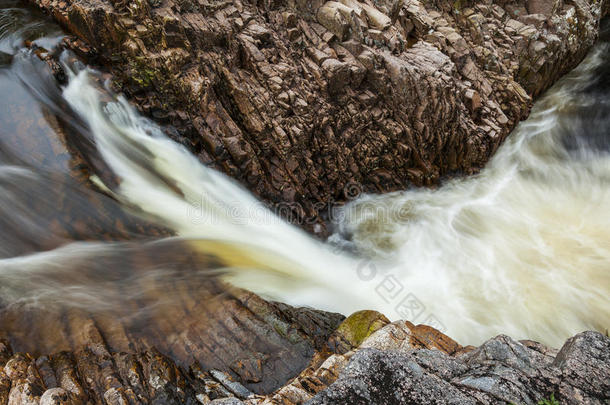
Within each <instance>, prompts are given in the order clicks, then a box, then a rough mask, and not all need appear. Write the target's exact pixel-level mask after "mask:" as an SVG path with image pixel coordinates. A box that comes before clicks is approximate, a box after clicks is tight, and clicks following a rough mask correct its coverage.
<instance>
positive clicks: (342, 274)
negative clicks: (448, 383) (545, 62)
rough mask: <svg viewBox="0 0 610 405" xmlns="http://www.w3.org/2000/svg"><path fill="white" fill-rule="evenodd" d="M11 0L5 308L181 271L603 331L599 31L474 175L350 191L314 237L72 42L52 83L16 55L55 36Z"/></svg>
mask: <svg viewBox="0 0 610 405" xmlns="http://www.w3.org/2000/svg"><path fill="white" fill-rule="evenodd" d="M16 4H18V3H17V2H13V1H2V2H0V6H2V9H1V10H0V11H1V13H0V27H1V28H0V55H1V59H0V64H2V67H1V68H0V88H1V89H2V91H3V94H11V95H12V96H11V97H4V98H2V100H0V104H1V105H0V122H2V130H1V132H0V189H2V193H1V194H0V201H1V202H2V205H1V206H0V211H1V213H2V217H1V218H0V231H1V234H0V257H1V258H2V259H0V280H1V281H2V284H0V303H1V304H0V305H2V306H3V307H4V308H14V307H16V306H18V307H23V308H36V307H44V308H45V309H50V308H55V307H57V308H65V307H78V308H84V309H87V310H89V311H111V312H112V313H120V316H133V315H134V314H133V313H131V312H130V311H142V310H144V309H145V310H147V311H155V310H157V309H158V308H159V305H170V304H171V302H172V300H173V299H175V295H174V292H173V291H172V286H173V285H174V284H172V280H174V279H175V278H177V277H178V278H181V279H186V280H189V283H191V284H192V285H193V286H199V285H200V284H199V283H200V282H205V280H208V279H210V277H211V276H219V277H222V278H223V279H225V280H228V281H230V282H232V283H234V284H236V285H238V286H242V287H246V288H249V289H252V290H254V291H256V292H258V293H260V294H263V295H264V296H266V297H271V298H275V299H279V300H281V301H285V302H288V303H291V304H298V305H308V306H312V307H316V308H321V309H327V310H333V311H339V312H343V313H345V314H349V313H351V312H353V311H355V310H359V309H377V310H379V311H381V312H383V313H385V314H386V315H387V316H389V317H390V318H392V319H398V318H406V319H410V320H412V321H414V322H416V323H427V324H432V325H435V326H437V327H438V328H440V329H442V330H444V331H445V332H446V333H448V334H449V335H450V336H452V337H454V338H456V339H457V340H458V341H460V342H461V343H464V344H466V343H470V344H477V343H479V342H481V341H483V340H485V339H487V338H489V337H491V336H493V335H496V334H499V333H506V334H509V335H512V336H513V337H516V338H533V339H538V340H541V341H543V342H545V343H549V344H552V345H555V346H558V345H559V344H561V342H562V341H563V340H564V339H565V338H566V337H568V336H570V335H572V334H574V333H576V332H579V331H582V330H585V329H596V330H600V331H604V330H605V329H606V328H608V327H610V302H609V299H608V297H609V294H610V212H609V208H610V135H609V134H608V132H609V130H610V80H609V73H608V71H609V66H610V49H609V46H608V43H607V42H605V41H603V40H602V41H600V43H599V44H598V45H597V47H596V48H595V49H594V50H593V51H592V52H591V54H590V55H589V57H588V58H587V59H586V60H585V61H584V62H583V63H582V64H581V65H580V66H579V68H577V69H576V70H575V71H574V72H573V73H572V74H570V75H569V76H568V77H566V78H564V79H563V80H562V81H561V82H560V83H558V84H557V85H556V86H555V87H554V88H553V89H552V90H550V91H549V92H548V94H547V95H546V96H545V97H544V98H543V99H541V100H540V101H538V102H537V104H536V106H535V108H534V111H533V112H532V115H531V117H530V118H529V119H528V120H527V121H525V122H523V123H522V124H520V125H519V127H518V128H517V129H516V130H515V131H514V133H513V134H512V135H511V136H510V138H509V139H508V141H507V142H506V143H505V144H504V145H503V146H502V147H501V149H500V150H499V151H498V153H497V154H496V156H495V157H494V158H493V160H492V161H491V162H490V163H489V165H488V167H487V168H486V169H485V170H483V171H482V172H481V173H480V174H479V175H477V176H474V177H471V178H467V179H460V180H454V181H450V182H448V183H447V184H445V185H443V186H442V187H440V188H438V189H436V190H428V189H418V190H409V191H405V192H401V193H393V194H388V195H381V196H361V197H360V198H359V199H357V200H356V201H354V202H352V203H350V204H349V205H348V206H347V207H345V208H344V209H343V210H342V211H341V212H340V215H339V216H338V219H337V223H336V229H337V233H336V234H335V235H333V236H332V237H331V238H330V241H329V242H327V243H323V242H320V241H318V240H315V239H314V238H312V237H310V236H308V235H307V234H305V233H304V232H303V231H301V230H300V229H298V228H296V227H294V226H292V225H290V224H287V223H285V222H283V221H282V220H280V219H279V218H277V217H276V216H275V215H274V214H273V213H272V212H270V211H269V210H267V209H266V208H264V206H263V205H262V204H261V203H260V202H258V201H257V200H256V199H255V198H254V197H253V196H252V195H251V194H250V193H249V192H248V191H247V190H245V189H243V188H242V187H241V186H239V185H237V184H236V183H235V182H234V181H232V180H231V179H229V178H227V177H226V176H224V175H222V174H220V173H218V172H215V171H214V170H212V169H210V168H207V167H206V166H204V165H202V164H201V163H200V162H199V161H198V160H197V159H196V158H195V157H194V156H193V155H191V154H190V153H189V152H188V151H187V150H186V149H185V148H184V147H182V146H180V145H178V144H176V143H175V142H173V141H172V140H170V139H169V138H167V137H166V136H165V135H164V134H163V132H162V131H161V130H160V129H159V128H158V127H156V126H155V125H154V124H153V123H151V122H150V121H149V120H147V119H145V118H143V117H141V116H139V115H138V114H137V112H136V111H135V110H134V109H133V108H132V107H131V106H130V105H129V104H128V102H127V101H126V100H124V99H123V98H122V97H121V96H117V95H114V94H112V92H111V91H110V90H108V89H107V88H106V86H105V85H104V78H103V76H102V75H101V74H99V73H97V72H95V71H93V70H91V69H88V68H85V67H83V66H81V65H80V64H79V63H77V62H74V61H73V58H71V57H70V55H67V54H64V55H63V56H62V60H63V62H64V65H65V70H66V71H67V72H68V76H69V78H68V84H67V86H65V87H64V88H61V89H60V88H59V87H58V86H57V84H56V83H55V82H54V79H53V78H52V76H51V75H50V73H49V72H48V69H47V67H46V65H45V64H44V63H43V62H41V61H39V60H38V58H37V57H36V56H35V55H34V54H33V52H32V51H28V50H25V49H23V41H24V40H25V39H37V41H36V42H35V45H38V46H41V47H45V48H47V49H51V48H53V47H54V46H56V44H57V39H58V38H59V35H60V33H59V32H58V31H57V29H56V28H55V27H54V26H53V25H51V24H48V23H46V22H44V21H45V20H44V19H42V17H40V16H36V15H33V14H32V13H31V12H30V11H26V10H24V9H23V8H20V7H17V6H16ZM606 39H607V38H606ZM185 257H187V258H188V261H189V263H190V264H189V266H187V270H188V271H185V270H184V266H183V264H184V262H185ZM151 279H154V281H155V283H154V285H155V287H154V288H155V294H154V299H152V300H145V299H143V296H145V295H146V293H147V292H146V291H144V290H146V288H147V286H150V285H151V283H150V282H149V281H150V280H151ZM193 288H195V287H193ZM135 301H137V302H138V305H133V302H135ZM119 309H120V310H119Z"/></svg>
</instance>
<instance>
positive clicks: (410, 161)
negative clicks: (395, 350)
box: [32, 0, 609, 234]
mask: <svg viewBox="0 0 610 405" xmlns="http://www.w3.org/2000/svg"><path fill="white" fill-rule="evenodd" d="M32 3H35V4H37V5H38V6H40V7H41V8H42V9H43V10H45V11H47V12H48V13H49V14H51V15H52V16H53V17H54V18H55V19H56V20H57V21H59V22H60V23H61V24H62V25H63V26H64V27H66V28H67V29H68V30H69V31H70V32H71V33H73V34H75V35H77V36H78V37H79V38H81V39H82V40H84V41H85V42H87V43H88V44H89V46H91V47H93V48H94V49H95V52H94V53H95V54H97V55H98V56H99V58H98V59H97V60H98V61H99V62H100V63H102V64H105V65H106V66H107V67H108V68H109V69H110V70H111V71H112V73H113V75H114V77H115V84H116V85H117V87H118V88H119V89H120V90H122V91H124V92H125V93H126V94H127V95H128V96H129V98H130V99H131V100H132V101H133V102H134V103H135V104H137V106H138V107H139V108H140V109H141V110H142V111H143V112H144V113H145V114H147V115H149V116H151V117H153V118H154V119H155V120H156V121H157V122H160V123H162V124H164V125H166V126H167V129H168V132H169V133H170V134H172V136H173V137H174V138H175V139H177V140H178V141H180V142H182V143H183V144H185V145H186V146H187V147H188V148H189V149H190V150H191V151H193V153H195V154H196V155H197V156H198V157H199V158H200V159H201V160H202V161H203V162H205V163H207V164H211V165H213V166H214V167H216V168H218V169H220V170H222V171H224V172H225V173H227V174H229V175H231V176H232V177H234V178H236V179H238V180H239V181H240V182H242V183H243V184H244V185H246V186H247V187H248V188H249V189H250V190H252V191H253V192H254V193H256V194H257V195H258V196H259V197H261V198H262V199H263V200H265V201H267V202H268V203H270V204H277V205H279V208H278V210H279V211H280V212H281V213H282V214H284V216H286V217H288V219H290V220H293V221H295V222H297V223H299V224H300V225H303V226H305V228H309V229H314V228H316V229H318V231H319V232H320V233H321V234H324V233H325V230H324V227H314V225H315V224H316V223H317V224H324V221H323V220H322V218H324V217H328V216H329V215H330V214H329V211H328V209H329V207H330V206H333V205H334V204H340V203H343V202H345V201H346V200H349V199H351V198H353V197H355V196H356V195H358V194H359V193H360V192H387V191H391V190H402V189H405V188H407V187H410V186H413V185H415V186H420V185H431V184H436V183H438V182H439V180H440V179H441V178H442V177H443V176H446V175H452V174H455V173H473V172H475V171H477V170H478V169H480V168H481V167H482V166H483V165H484V164H485V163H486V162H487V161H488V159H489V158H490V157H491V156H492V155H493V153H494V152H495V151H496V149H497V148H498V146H499V145H500V144H501V142H502V141H503V140H504V139H505V137H506V136H507V135H508V133H509V132H510V131H511V130H512V129H513V128H514V126H515V125H516V124H517V123H518V122H519V121H520V120H522V119H524V118H525V117H526V116H527V115H528V113H529V109H530V107H531V102H532V98H533V97H536V96H537V95H539V94H540V93H541V92H542V91H544V90H545V89H547V88H548V87H549V86H550V85H551V84H553V83H554V82H555V81H556V80H557V79H558V78H559V77H561V75H562V74H564V73H566V72H567V71H569V70H570V69H572V68H573V67H575V66H576V65H577V64H578V63H579V62H580V61H581V60H582V59H583V57H584V56H585V55H586V53H587V51H588V50H589V49H590V47H591V45H592V44H593V43H594V41H595V39H596V36H597V34H598V26H599V20H600V18H601V17H602V16H603V14H605V13H606V12H607V11H608V4H609V3H608V2H602V1H598V0H588V1H587V0H573V1H563V0H527V1H516V2H506V1H499V2H496V4H493V3H492V2H489V1H486V2H472V1H468V0H463V1H457V2H454V1H443V0H435V1H432V0H428V1H417V0H398V1H389V0H383V1H374V2H373V1H371V0H366V1H362V2H358V1H355V0H341V1H329V2H324V1H320V0H315V1H302V0H292V1H286V2H280V1H264V2H263V1H259V2H248V1H211V0H199V1H193V0H164V1H160V0H149V1H146V0H138V1H120V0H80V1H71V0H33V1H32Z"/></svg>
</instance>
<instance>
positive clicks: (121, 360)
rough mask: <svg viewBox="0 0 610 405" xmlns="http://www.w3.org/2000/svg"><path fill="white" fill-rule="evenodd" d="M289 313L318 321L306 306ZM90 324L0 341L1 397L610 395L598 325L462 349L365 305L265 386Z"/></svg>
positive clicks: (607, 357) (477, 398)
mask: <svg viewBox="0 0 610 405" xmlns="http://www.w3.org/2000/svg"><path fill="white" fill-rule="evenodd" d="M268 305H270V306H273V304H268ZM283 310H286V308H283V309H281V311H283ZM290 311H293V312H300V313H301V315H302V316H304V317H305V318H312V314H311V311H310V310H306V309H291V310H290ZM320 316H323V314H316V315H314V316H313V318H312V319H319V318H320ZM301 319H303V318H301ZM305 324H307V322H305ZM86 328H87V330H88V331H89V332H88V336H89V337H88V339H89V340H87V341H86V342H85V345H84V346H82V347H81V348H80V349H75V350H71V351H63V352H58V353H55V354H50V355H39V356H38V357H36V358H35V357H34V356H31V355H30V354H27V353H13V351H12V349H11V347H10V345H9V344H8V342H6V341H0V405H5V404H40V405H43V404H44V405H48V404H83V403H91V404H98V403H99V404H102V403H105V404H139V403H142V404H144V403H152V404H195V403H203V404H208V403H212V404H232V405H239V404H242V405H244V404H247V405H255V404H304V403H307V404H346V403H349V404H382V403H383V404H428V403H438V404H446V403H451V404H537V403H538V401H540V400H542V399H548V398H551V395H552V396H553V397H554V398H555V399H556V400H558V401H559V402H560V403H561V404H605V403H607V402H608V400H610V386H609V381H610V338H608V337H607V336H603V335H602V334H600V333H597V332H583V333H580V334H578V335H576V336H574V337H572V338H571V339H569V340H568V341H567V342H566V343H565V345H564V346H563V347H562V348H561V350H555V349H552V348H547V347H545V346H543V345H541V344H539V343H536V342H532V341H520V342H518V341H515V340H513V339H511V338H509V337H507V336H502V335H500V336H497V337H495V338H493V339H490V340H488V341H487V342H485V343H484V344H482V345H481V346H480V347H478V348H474V347H462V346H460V345H459V344H458V343H457V342H455V341H453V340H452V339H451V338H449V337H448V336H445V335H443V334H442V333H440V332H438V331H436V330H434V329H433V328H431V327H429V326H425V325H413V324H412V323H410V322H407V321H398V322H394V323H388V321H387V319H386V318H385V317H384V316H383V315H382V314H379V313H376V312H373V311H362V312H359V313H356V314H354V315H352V316H351V317H349V318H348V319H347V320H345V321H344V322H343V323H342V324H341V325H340V326H339V327H338V328H337V329H336V330H335V332H334V333H333V334H332V335H331V336H330V338H328V339H327V342H326V344H324V345H322V346H321V347H320V348H319V349H317V351H316V353H315V355H314V356H313V358H312V359H311V361H310V363H309V366H308V367H307V368H305V369H304V370H303V371H302V372H301V373H300V374H299V375H298V376H296V377H295V378H294V379H292V380H291V381H289V382H288V383H287V384H286V385H285V386H283V387H281V388H279V389H278V390H276V391H275V392H273V393H270V394H268V395H257V394H255V393H253V392H252V391H251V390H250V389H249V388H247V385H248V384H247V380H248V379H247V377H244V376H241V377H236V376H235V374H232V372H231V370H223V369H207V370H204V369H203V368H202V367H201V365H200V364H199V363H197V362H194V363H192V364H191V365H190V366H184V365H181V364H179V363H176V362H174V361H173V360H172V359H171V358H170V357H167V356H165V355H163V354H161V353H160V352H159V351H157V350H156V349H155V348H149V349H147V350H141V351H138V350H135V349H133V348H132V349H130V350H127V351H116V350H114V349H112V348H111V347H110V346H111V345H109V344H107V343H105V342H104V341H103V340H100V336H101V335H100V331H101V332H103V329H97V328H93V327H92V326H90V325H89V326H86ZM92 328H93V329H92ZM305 328H307V326H305ZM319 337H320V338H321V336H319ZM337 342H341V344H340V345H337V344H336V343H337ZM268 376H269V375H264V376H263V379H267V378H268ZM271 378H273V377H272V376H271Z"/></svg>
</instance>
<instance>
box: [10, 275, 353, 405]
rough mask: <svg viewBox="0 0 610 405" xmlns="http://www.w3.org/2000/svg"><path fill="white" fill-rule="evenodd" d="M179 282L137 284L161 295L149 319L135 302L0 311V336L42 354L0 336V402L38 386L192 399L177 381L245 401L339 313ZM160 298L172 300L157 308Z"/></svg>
mask: <svg viewBox="0 0 610 405" xmlns="http://www.w3.org/2000/svg"><path fill="white" fill-rule="evenodd" d="M178 278H179V277H178ZM180 283H181V282H180V281H179V280H176V285H175V288H176V289H177V290H179V291H181V293H180V294H178V295H176V296H173V297H172V298H171V299H168V298H167V297H164V296H163V295H160V293H159V291H157V290H156V289H155V287H153V286H152V285H151V284H150V283H149V284H147V285H146V286H145V287H144V286H141V287H136V288H140V289H141V290H142V291H144V290H146V294H153V295H154V297H153V296H151V298H153V299H154V300H158V301H159V304H158V305H156V306H155V312H154V314H152V315H150V316H149V315H145V316H141V317H138V314H139V313H140V312H141V311H140V309H139V308H138V307H137V305H136V304H133V305H134V306H133V307H130V308H129V309H128V311H129V312H131V313H130V314H129V316H127V317H125V316H123V315H121V314H117V315H113V313H104V312H101V311H92V313H87V312H85V311H83V310H77V309H69V308H68V309H61V310H50V309H49V310H46V309H45V308H38V307H34V308H23V307H20V306H14V307H12V308H2V309H0V338H2V337H6V338H7V339H10V341H11V343H12V346H13V348H16V349H17V350H19V351H22V352H32V353H43V354H45V356H42V357H39V358H38V359H37V360H36V361H34V359H33V358H31V357H30V356H29V355H26V354H23V353H15V354H13V353H12V351H11V350H10V348H9V346H8V340H6V341H2V340H0V399H2V398H3V397H4V396H8V397H10V398H25V397H26V396H27V397H28V398H29V397H32V398H34V397H37V398H38V399H39V400H40V396H41V395H42V394H43V392H44V391H45V390H44V389H43V387H45V388H55V387H60V388H63V389H64V390H66V391H67V392H69V393H70V397H69V398H68V399H69V400H70V401H72V400H74V398H80V399H82V400H92V401H94V402H96V401H101V399H102V398H104V399H105V400H106V401H107V402H110V403H115V402H116V401H118V402H116V403H120V402H121V400H122V399H121V398H131V397H134V396H135V397H141V398H147V401H148V400H149V401H152V400H153V399H155V398H157V399H158V400H159V401H161V399H160V398H166V400H167V401H170V400H172V401H174V400H176V401H178V399H180V401H182V400H185V398H187V397H189V395H191V393H189V392H188V391H184V389H185V387H192V388H193V390H194V391H193V395H195V394H197V395H198V394H201V395H205V396H207V397H209V398H210V399H214V398H217V397H225V396H237V397H239V398H242V399H245V398H248V397H249V396H251V395H253V392H254V393H268V392H271V391H273V390H275V389H277V388H279V387H281V386H282V385H284V384H285V383H286V381H288V380H289V379H291V378H293V377H294V376H296V375H298V374H299V373H300V372H301V371H302V370H303V369H304V368H305V367H306V366H307V365H308V364H309V363H310V361H311V359H312V357H313V356H314V354H315V353H316V352H319V351H323V349H324V347H326V345H327V341H328V339H329V337H330V335H331V334H332V333H333V332H334V331H335V330H336V328H337V326H338V325H339V323H340V322H341V321H342V320H343V319H344V317H343V316H342V315H340V314H331V313H326V312H320V311H316V310H313V309H308V308H293V307H290V306H288V305H285V304H281V303H273V302H267V301H264V300H263V299H261V298H260V297H258V296H256V295H255V294H253V293H249V292H246V291H242V290H231V289H230V288H228V287H226V286H222V285H216V286H215V287H214V284H213V283H212V284H210V282H209V281H208V282H203V283H193V281H192V280H191V281H190V282H185V283H183V284H182V285H181V284H180ZM190 287H192V288H190ZM159 288H160V289H163V288H164V287H163V285H160V286H159ZM141 298H142V299H146V298H145V297H144V296H141ZM166 299H168V300H169V301H171V302H172V303H171V304H170V305H164V304H161V302H163V301H164V300H166ZM42 325H46V326H42ZM127 353H131V354H127ZM180 366H184V367H190V368H189V369H188V371H187V370H186V369H181V368H180ZM5 381H19V382H20V384H19V385H18V386H15V384H12V385H11V384H8V386H7V387H8V389H9V391H6V390H5V388H4V387H5ZM5 391H6V392H5ZM195 391H197V392H195ZM56 394H57V393H55V394H53V395H54V396H57V395H56ZM49 395H51V394H49ZM45 398H46V397H45ZM45 400H48V401H50V400H51V399H45ZM142 401H143V400H142ZM162 402H163V401H162ZM0 405H5V404H4V403H3V402H2V401H0Z"/></svg>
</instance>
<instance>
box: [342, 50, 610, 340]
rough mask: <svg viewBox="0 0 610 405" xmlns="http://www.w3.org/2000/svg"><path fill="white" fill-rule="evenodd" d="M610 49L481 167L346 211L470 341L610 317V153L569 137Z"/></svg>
mask: <svg viewBox="0 0 610 405" xmlns="http://www.w3.org/2000/svg"><path fill="white" fill-rule="evenodd" d="M601 54H602V52H601V51H600V52H598V53H597V54H594V55H592V56H591V57H590V58H589V59H588V60H587V61H585V62H583V64H582V65H581V66H580V67H579V68H578V69H577V70H576V71H575V72H573V73H572V74H571V75H570V76H569V77H567V78H566V79H565V80H563V81H562V82H561V83H560V84H558V85H557V86H556V87H555V88H554V89H553V90H551V91H550V92H549V94H548V95H547V96H546V97H545V98H544V99H543V100H540V101H539V102H538V103H537V105H536V106H535V108H534V110H533V111H532V114H531V116H530V118H529V119H528V120H527V121H525V122H523V123H522V124H520V125H519V126H518V128H517V129H516V130H515V131H514V132H513V134H511V137H510V138H509V140H507V142H506V144H505V145H504V146H502V148H501V149H500V150H499V151H498V153H497V155H496V156H495V157H494V158H493V159H492V161H491V162H490V164H489V165H488V167H487V168H486V169H485V170H483V171H482V172H481V173H480V174H479V175H478V176H475V177H472V178H469V179H460V180H455V181H451V182H449V183H447V184H445V185H444V186H443V187H441V188H440V189H438V190H413V191H407V192H401V193H394V194H391V195H385V196H366V197H363V198H361V199H360V200H358V201H355V202H354V203H353V204H351V205H350V206H349V207H348V208H347V210H346V212H345V213H344V216H345V218H344V220H343V221H342V223H341V228H342V233H343V234H348V235H350V236H351V238H352V241H353V244H354V245H355V246H356V247H357V248H358V249H359V250H361V251H365V252H366V253H367V254H368V255H370V256H371V257H383V258H385V259H386V260H391V261H393V262H394V263H395V265H394V267H393V268H392V269H391V272H392V274H394V275H395V276H396V277H397V279H398V280H399V282H401V283H402V285H404V286H405V287H408V289H410V290H412V291H415V292H416V294H417V296H418V298H419V299H420V300H421V301H422V302H423V304H424V305H425V306H426V307H427V308H428V309H431V311H432V312H433V313H434V314H435V315H436V316H437V317H438V319H439V320H440V321H441V323H442V324H444V325H446V326H447V328H448V330H449V331H450V334H451V335H452V336H454V337H456V338H457V339H458V340H462V341H466V342H469V343H472V342H473V341H474V342H477V341H480V339H483V338H486V337H489V336H491V335H494V334H497V333H505V334H508V335H511V336H513V337H515V338H531V339H539V340H541V341H544V342H547V343H550V344H554V345H560V344H561V343H562V342H563V340H564V339H565V338H566V337H567V336H569V335H571V334H574V333H576V332H579V331H582V330H586V329H596V330H599V331H602V332H603V331H604V330H606V328H608V327H610V301H609V296H610V154H608V153H607V152H603V151H592V150H589V149H586V148H584V149H577V150H573V151H569V150H568V149H567V148H566V146H565V142H564V140H563V139H562V136H565V135H566V131H574V130H578V128H570V120H571V119H572V117H570V111H571V110H584V109H588V108H591V107H592V106H591V104H592V103H595V102H600V100H592V99H591V98H590V97H587V95H585V94H581V93H580V91H581V90H582V88H583V86H584V85H585V84H586V83H587V80H586V79H587V77H588V75H590V74H591V72H592V70H593V69H594V68H595V67H598V66H599V64H600V63H601V61H600V59H599V58H600V55H601ZM601 102H606V103H607V102H608V101H607V100H601ZM606 108H607V107H606ZM605 114H608V110H607V109H606V110H605ZM564 116H567V117H566V118H564ZM595 124H596V123H595V122H590V123H587V125H585V128H584V130H585V131H587V130H592V129H593V126H594V125H595ZM580 130H581V131H582V130H583V128H581V129H580ZM568 135H570V134H568ZM585 135H586V134H585ZM388 309H389V308H388Z"/></svg>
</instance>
